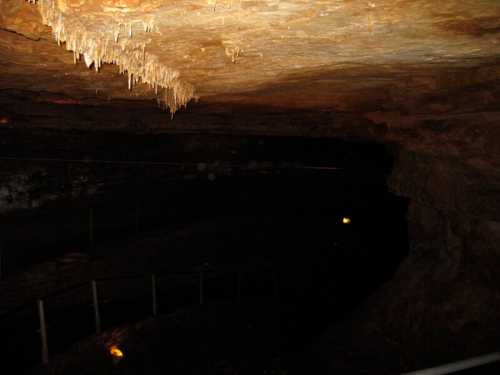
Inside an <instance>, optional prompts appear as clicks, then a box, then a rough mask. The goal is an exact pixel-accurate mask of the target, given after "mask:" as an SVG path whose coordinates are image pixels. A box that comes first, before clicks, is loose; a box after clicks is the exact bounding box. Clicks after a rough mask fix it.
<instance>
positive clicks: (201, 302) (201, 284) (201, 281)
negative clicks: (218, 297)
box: [200, 270, 204, 305]
mask: <svg viewBox="0 0 500 375" xmlns="http://www.w3.org/2000/svg"><path fill="white" fill-rule="evenodd" d="M203 284H204V274H203V270H200V305H203V302H204V300H203V299H204V298H203V297H204V295H203V294H204V290H203V289H204V285H203Z"/></svg>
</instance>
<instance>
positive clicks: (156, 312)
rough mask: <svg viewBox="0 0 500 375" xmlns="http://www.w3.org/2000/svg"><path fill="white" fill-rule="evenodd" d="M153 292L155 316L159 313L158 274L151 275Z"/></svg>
mask: <svg viewBox="0 0 500 375" xmlns="http://www.w3.org/2000/svg"><path fill="white" fill-rule="evenodd" d="M151 292H152V298H153V316H156V315H158V300H157V295H156V275H155V274H152V275H151Z"/></svg>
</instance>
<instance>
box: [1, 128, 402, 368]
mask: <svg viewBox="0 0 500 375" xmlns="http://www.w3.org/2000/svg"><path fill="white" fill-rule="evenodd" d="M170 137H172V136H170ZM183 137H184V138H183ZM195 138H196V139H193V138H189V137H186V136H179V137H178V138H177V139H176V140H175V142H177V143H175V142H174V140H172V139H170V138H169V140H168V141H169V142H172V143H174V144H176V147H178V153H172V154H169V155H168V158H167V156H166V155H162V152H161V148H162V147H163V146H162V142H161V141H155V142H157V145H158V147H157V149H155V147H154V146H151V143H149V142H146V144H147V145H148V147H150V148H149V149H148V150H149V151H148V152H150V158H143V159H141V160H142V163H131V162H132V161H134V162H137V159H138V157H139V150H140V149H141V148H142V147H145V146H144V143H143V144H140V143H141V142H143V141H144V140H142V141H140V142H139V143H134V142H133V140H128V141H130V150H131V151H130V153H129V154H126V153H124V154H122V158H121V159H120V160H121V161H122V162H126V163H124V164H123V163H122V164H120V163H112V162H109V163H102V162H99V160H100V161H102V160H105V159H106V160H111V158H112V157H113V154H112V152H111V151H109V150H106V151H105V152H103V154H100V153H99V152H96V153H95V154H93V155H92V156H91V157H89V160H87V161H86V162H79V161H77V159H78V157H79V155H78V151H77V150H76V151H75V156H74V157H72V158H71V160H72V161H71V162H68V161H66V162H64V161H61V160H62V159H67V160H69V159H70V157H69V155H70V154H69V152H63V153H56V154H57V155H52V156H53V158H54V159H56V158H58V159H61V160H57V161H54V160H51V161H47V160H45V161H40V160H37V161H36V162H35V161H33V160H34V159H36V158H40V157H41V156H42V155H34V154H33V155H27V154H25V155H22V158H24V160H16V161H15V163H17V164H16V165H17V168H18V172H19V170H22V169H23V168H25V166H26V165H28V164H27V163H29V161H27V160H26V159H30V158H31V159H32V160H31V163H32V164H31V165H30V168H31V167H33V166H36V168H35V169H36V170H38V171H40V170H42V172H40V173H41V175H40V176H41V177H40V179H41V180H42V181H45V180H47V179H48V180H51V181H59V180H61V181H64V179H66V183H67V184H69V181H73V180H72V179H69V178H68V177H67V175H65V176H61V175H59V174H58V171H59V172H60V171H66V172H67V170H68V169H69V170H70V171H71V172H70V173H73V175H78V176H80V177H81V176H84V177H85V178H86V181H87V182H86V183H85V186H84V188H82V193H81V194H80V195H79V196H77V197H76V198H74V197H73V198H71V199H70V197H69V196H70V194H66V193H67V192H66V193H65V192H64V190H57V189H53V190H54V191H55V193H54V191H53V193H54V194H59V196H58V199H45V200H44V199H42V198H43V196H44V195H47V194H49V193H50V190H51V188H50V186H51V185H50V184H49V185H47V184H46V185H43V184H42V185H43V186H45V189H47V190H46V191H40V189H39V190H36V189H34V190H33V191H32V197H31V199H33V200H38V201H39V202H42V203H40V207H34V208H31V209H30V208H27V209H23V210H18V211H16V212H10V213H6V214H5V215H4V216H3V218H2V219H1V220H2V222H3V229H4V237H3V238H4V250H5V251H4V255H5V258H4V259H5V261H6V265H7V268H6V270H7V279H6V280H5V283H6V285H7V282H8V281H9V280H13V279H16V278H19V277H20V276H19V275H22V277H20V278H21V279H23V278H24V280H29V279H30V278H32V279H33V280H31V282H32V283H38V284H40V283H42V284H43V283H44V282H46V283H47V285H46V288H45V289H46V292H47V293H49V294H50V293H56V294H57V290H58V285H59V286H63V285H64V286H71V285H70V284H71V283H70V282H69V281H68V276H67V274H65V272H66V271H65V268H64V266H63V265H64V261H63V260H59V261H54V259H64V257H65V254H67V253H70V252H77V253H81V254H84V255H85V254H86V255H85V256H87V257H88V258H86V262H85V263H82V265H81V267H80V268H78V267H79V266H78V265H76V266H75V270H76V269H77V268H78V270H79V271H78V272H80V273H81V280H79V281H80V282H82V283H88V281H89V280H90V279H91V278H96V277H103V276H106V277H108V278H109V280H102V281H99V282H98V284H99V288H100V298H101V299H102V303H101V313H102V322H103V328H104V329H111V328H113V327H117V326H119V325H122V324H127V323H132V322H136V321H139V320H141V319H144V318H145V317H147V316H148V315H150V314H151V291H150V283H149V281H148V280H149V276H150V275H151V274H152V273H154V274H157V275H158V277H159V281H158V308H159V312H160V313H161V314H166V313H174V312H176V311H179V309H180V308H184V309H186V308H187V309H188V310H189V311H191V310H190V309H191V307H189V308H188V307H186V306H196V305H198V304H199V293H200V292H199V277H198V273H197V271H196V270H197V269H199V268H197V267H199V266H200V265H203V267H204V268H203V269H206V275H205V277H206V279H204V286H203V293H204V300H203V306H202V308H201V310H198V309H197V308H196V309H195V310H196V311H195V310H193V314H194V315H193V316H196V318H193V320H188V323H186V324H187V326H186V327H184V328H182V329H183V330H185V332H189V335H188V336H189V337H190V340H191V341H190V342H189V345H188V344H186V345H184V346H182V347H183V348H184V349H185V350H187V352H186V353H183V354H179V353H178V354H177V355H178V356H181V357H182V356H185V357H186V358H191V359H192V360H191V361H188V360H187V359H186V361H185V362H182V365H179V366H180V367H179V366H177V367H175V366H174V367H172V368H170V369H171V370H172V369H175V371H177V373H179V374H180V373H186V374H188V373H189V374H190V373H200V374H201V373H203V374H210V373H224V374H226V373H227V374H236V373H262V371H264V370H266V369H267V370H269V369H271V367H272V366H275V367H279V368H280V369H281V370H282V371H286V372H281V373H289V374H292V373H302V374H305V373H307V372H308V371H312V370H314V371H321V370H322V364H321V363H319V362H318V360H317V358H315V357H314V353H313V352H312V351H311V344H312V342H313V340H314V339H315V338H316V337H317V336H318V335H320V334H321V333H322V332H323V331H324V330H325V329H326V327H327V326H328V325H329V324H331V323H332V322H335V321H338V320H339V319H341V318H344V317H346V316H348V315H349V314H350V313H351V311H353V309H355V308H356V307H357V306H358V305H359V304H360V303H361V302H363V301H364V300H365V299H366V297H367V296H369V295H370V294H371V293H373V292H374V291H375V290H377V288H379V287H380V285H381V284H382V283H384V282H385V281H387V280H389V279H390V278H391V277H392V275H393V273H394V271H395V270H396V268H397V266H398V264H399V263H400V262H401V260H402V259H403V258H404V257H405V256H406V254H407V250H408V243H407V242H408V241H407V235H406V222H405V214H406V205H407V203H406V201H404V200H402V199H400V198H398V197H396V196H394V195H392V194H391V193H389V192H388V191H387V187H386V178H387V175H388V173H389V172H390V168H391V157H390V154H389V153H388V151H387V149H386V148H384V147H382V146H379V145H374V144H371V145H370V144H355V143H352V144H351V143H346V142H339V141H335V140H319V139H318V140H315V139H301V138H262V137H246V138H244V139H239V138H237V139H235V138H231V137H226V138H224V137H220V138H217V137H215V136H207V138H208V139H202V138H203V137H200V136H196V137H195ZM124 141H127V139H125V140H124ZM216 141H217V142H219V143H218V145H219V146H218V147H215V146H213V142H216ZM203 144H211V145H212V146H210V147H208V150H207V149H205V150H203V148H202V146H201V145H203ZM134 147H135V148H134ZM189 150H191V151H189ZM188 151H189V152H188ZM10 156H12V155H10ZM18 156H19V159H22V158H21V155H18ZM113 160H115V161H116V158H114V159H113ZM166 161H168V162H169V163H171V164H169V165H168V167H167V165H166V164H161V165H160V164H151V163H153V162H155V163H159V162H166ZM23 163H24V164H23ZM33 163H34V164H33ZM127 163H128V164H127ZM148 163H150V164H148ZM76 171H78V173H76ZM55 185H57V183H55ZM38 186H40V184H39V185H38ZM61 191H62V192H61ZM90 209H91V210H90ZM90 233H91V235H90ZM132 259H133V260H132ZM51 262H52V264H54V263H55V264H56V266H55V267H56V268H43V267H42V265H44V264H47V263H51ZM57 265H59V266H60V267H59V269H58V268H57ZM179 270H183V271H189V272H191V273H190V274H188V275H187V276H185V277H180V276H175V275H174V276H172V272H173V271H179ZM43 272H46V274H45V275H44V274H43ZM131 272H133V273H134V274H136V275H139V276H138V277H137V278H136V279H135V280H125V279H124V278H123V277H124V275H126V274H130V273H131ZM75 274H76V272H73V275H75ZM55 275H56V276H57V280H56V281H54V282H52V280H53V279H54V277H55ZM96 275H97V276H96ZM141 275H142V276H141ZM141 277H142V278H141ZM72 280H73V279H72ZM9 285H10V286H9V287H11V288H16V285H15V284H9ZM18 287H19V288H21V286H20V285H18ZM22 288H25V289H26V288H27V287H26V284H23V285H22ZM28 289H29V287H28ZM20 290H21V289H20ZM12 293H15V291H14V292H12ZM72 293H73V294H72V296H66V297H64V298H62V297H60V296H59V297H49V298H46V306H47V320H48V326H49V329H48V331H49V346H50V349H51V354H52V355H54V354H55V353H61V352H63V351H65V350H66V349H67V348H68V347H69V346H70V345H71V344H72V343H74V342H76V341H77V340H78V339H79V338H80V339H81V338H83V337H85V336H88V335H90V334H91V333H92V331H93V309H92V301H91V295H90V291H89V287H88V284H87V285H86V286H84V287H82V290H81V291H79V292H78V291H77V292H72ZM43 296H44V295H43V293H42V295H37V296H35V295H34V294H31V295H29V293H28V297H27V298H26V299H24V300H22V299H20V300H22V301H23V303H27V304H28V305H27V306H28V308H27V309H28V310H26V311H28V312H26V313H24V314H15V315H10V316H7V317H4V318H3V319H2V321H1V323H0V324H2V329H3V330H4V332H5V336H6V337H9V339H8V340H4V342H5V343H7V347H6V348H4V349H3V353H9V356H10V357H11V359H15V358H17V360H19V358H20V356H21V357H23V358H24V363H25V365H27V366H28V365H34V364H36V362H37V361H38V358H39V353H40V348H39V345H40V344H39V337H38V335H37V333H36V327H37V324H38V321H37V317H36V309H35V300H36V297H37V298H39V297H43ZM72 301H73V303H72ZM30 303H31V305H29V304H30ZM228 314H229V315H231V316H232V317H233V318H232V319H234V321H233V320H231V319H228V318H227V315H228ZM249 319H250V320H251V321H252V323H248V320H249ZM27 321H29V322H28V323H27ZM201 322H203V323H201ZM169 324H170V323H169ZM249 324H250V327H251V328H248V326H249ZM198 325H200V326H203V327H210V329H208V328H207V329H208V331H207V332H205V329H201V330H200V331H197V329H196V327H197V326H198ZM167 326H168V324H167ZM18 327H23V329H19V328H18ZM165 329H166V331H165V332H164V334H165V335H166V336H169V337H177V336H176V335H177V334H178V335H180V336H183V333H182V332H184V331H182V330H180V331H179V332H178V333H176V334H173V333H172V332H170V331H168V329H173V328H168V329H167V328H165ZM175 329H176V330H179V329H180V328H179V327H177V328H175ZM248 330H255V332H258V334H251V335H250V336H248V334H247V333H245V332H247V331H248ZM176 332H177V331H176ZM235 332H239V333H240V334H239V335H238V334H235ZM186 334H187V333H186ZM267 334H269V337H267V336H266V335H267ZM200 335H201V336H200ZM203 335H205V336H203ZM206 335H209V337H210V339H207V337H208V336H206ZM228 335H229V336H228ZM202 336H203V337H202ZM26 337H28V338H26ZM9 340H11V342H12V344H11V345H9V344H8V343H9ZM141 340H146V341H147V337H142V338H141ZM224 340H230V344H229V343H228V342H225V341H224ZM211 342H212V343H213V344H214V351H213V352H211V349H210V348H211V345H210V343H211ZM264 342H265V344H266V345H262V344H263V343H264ZM198 343H200V345H201V344H202V343H203V345H206V347H205V348H204V349H203V350H202V352H203V356H202V357H198V354H199V350H198V349H199V348H198V347H197V345H198ZM165 345H167V344H165ZM168 345H172V346H173V347H175V346H176V345H175V342H172V341H169V344H168ZM215 348H217V350H215ZM221 348H227V350H229V348H231V350H229V351H228V352H227V355H226V357H224V356H225V354H224V350H225V349H221ZM176 350H177V351H179V350H180V349H179V348H177V349H176ZM190 350H191V351H192V352H189V351H190ZM200 350H201V349H200ZM211 356H212V357H211ZM147 357H148V359H144V361H149V362H148V363H147V368H150V369H153V368H155V366H156V365H155V363H156V362H155V361H156V360H157V358H158V357H157V356H156V354H155V355H152V354H151V355H148V356H147ZM137 358H138V359H137V360H140V358H141V357H140V356H139V357H137ZM235 358H239V359H238V361H236V359H235ZM252 358H260V359H259V360H256V361H253V359H252ZM263 358H265V359H263ZM235 361H236V362H237V363H236V362H235ZM189 362H191V364H189ZM125 363H126V362H123V363H122V365H121V366H122V367H121V370H117V369H114V370H113V371H117V372H116V373H122V371H123V373H130V374H132V373H139V372H137V371H139V370H138V368H136V367H135V366H136V365H133V366H132V365H130V366H131V367H130V368H128V369H127V368H125V367H123V366H125ZM179 363H180V362H179ZM216 363H219V365H220V363H225V365H224V366H226V367H228V366H229V367H231V366H232V368H233V370H234V371H233V372H227V371H229V370H227V371H226V372H220V371H222V370H220V366H222V365H220V366H219V365H216ZM148 366H149V367H148ZM182 366H186V368H185V369H184V370H185V372H179V371H182ZM190 366H194V367H190ZM217 366H219V367H217ZM224 366H222V367H224ZM145 368H146V367H145ZM160 368H163V369H166V368H168V366H167V367H164V366H163V365H161V366H160V365H159V364H158V369H160ZM236 368H237V369H239V370H236ZM158 369H157V370H158ZM219 370H220V371H219ZM278 370H279V369H278V368H276V369H275V371H278ZM281 370H280V371H281ZM151 371H152V372H151V373H156V372H158V371H156V370H155V371H156V372H155V371H153V370H151ZM254 371H257V372H254ZM269 371H270V370H269ZM95 373H99V371H97V370H96V372H95ZM113 373H114V372H113ZM269 373H276V374H277V373H279V372H269ZM318 373H319V372H318Z"/></svg>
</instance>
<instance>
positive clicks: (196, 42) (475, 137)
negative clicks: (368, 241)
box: [0, 0, 500, 369]
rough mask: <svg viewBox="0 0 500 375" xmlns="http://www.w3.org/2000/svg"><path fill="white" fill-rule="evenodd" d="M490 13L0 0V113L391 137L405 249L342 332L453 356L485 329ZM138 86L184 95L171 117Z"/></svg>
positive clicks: (16, 119) (494, 41)
mask: <svg viewBox="0 0 500 375" xmlns="http://www.w3.org/2000/svg"><path fill="white" fill-rule="evenodd" d="M47 6H51V7H53V8H51V9H53V10H54V12H55V13H54V14H58V15H63V16H64V20H63V21H61V22H59V21H58V18H53V19H50V20H49V19H48V18H47V16H48V13H45V20H43V19H42V17H41V16H40V14H39V11H40V10H42V8H43V7H46V8H45V10H47V9H48V8H47ZM42 13H43V10H42ZM499 19H500V3H499V2H498V1H493V0H491V1H488V0H483V1H459V0H443V1H440V2H435V1H429V0H417V1H409V0H408V1H405V0H399V1H390V0H373V1H357V0H352V1H347V0H345V1H341V0H338V1H334V0H325V1H315V2H307V1H298V0H296V1H291V0H290V1H281V2H278V1H243V0H241V1H240V0H234V1H232V2H231V1H215V0H209V1H194V2H187V1H182V0H179V1H151V2H145V3H139V2H136V1H124V0H123V1H99V0H94V1H90V0H89V1H84V0H80V1H58V2H52V1H51V0H40V1H39V2H38V4H37V5H33V4H28V3H26V2H24V1H21V0H0V90H1V91H0V126H1V127H3V128H4V129H8V128H12V129H22V130H24V131H26V132H30V131H33V129H35V128H55V129H74V130H75V129H76V130H92V129H106V130H121V131H128V132H135V133H142V132H188V131H200V130H202V131H212V132H235V133H236V132H241V133H246V134H248V133H258V134H289V135H302V136H320V137H343V138H349V139H365V140H367V139H368V140H372V141H376V142H383V143H386V144H390V145H391V146H393V148H394V150H395V159H396V162H395V167H394V170H393V173H392V176H391V178H390V179H389V182H388V183H389V186H390V189H391V190H393V191H394V192H395V193H397V194H400V195H402V196H406V197H408V198H409V199H410V202H411V204H410V209H409V214H408V221H409V234H410V241H411V249H412V251H411V254H410V257H409V258H408V259H407V260H406V262H405V263H404V264H403V265H402V267H401V268H400V271H399V272H398V274H397V275H396V276H395V279H394V281H393V282H391V283H389V284H388V285H387V286H386V287H384V288H383V290H381V291H380V293H378V294H377V295H376V296H374V297H373V299H372V300H371V301H370V304H369V306H366V307H365V308H364V309H362V310H361V311H360V313H359V314H360V315H359V320H357V323H358V325H357V327H358V328H356V330H355V331H352V332H347V333H346V335H347V336H349V335H351V336H352V337H353V338H355V339H357V340H355V339H353V341H357V343H358V344H357V345H359V343H360V342H363V343H365V347H364V348H360V351H364V352H367V350H368V349H370V347H369V343H373V346H372V347H371V349H373V350H374V352H376V351H377V350H378V351H379V354H380V356H383V355H384V354H387V353H392V354H393V355H394V357H390V359H391V360H394V362H398V361H399V360H401V363H400V364H399V362H398V365H399V366H400V367H398V369H401V368H412V367H415V366H416V365H417V363H428V364H434V361H435V358H437V357H439V354H442V352H443V351H444V352H445V355H446V356H447V358H450V359H460V358H463V357H464V356H466V355H474V354H480V353H481V352H483V351H488V350H493V349H495V348H494V344H495V342H498V341H496V339H498V338H499V337H500V327H499V325H498V319H497V316H496V315H495V314H496V311H498V310H499V309H500V288H499V285H500V284H499V283H500V281H499V280H498V276H497V274H498V273H497V271H496V270H498V266H499V264H498V239H499V233H500V229H499V227H500V224H499V223H500V204H499V202H500V146H499V145H500V130H499V129H500V128H499V123H500V64H499V62H500V23H499V21H498V20H499ZM49 21H50V22H49ZM58 22H59V23H58ZM44 23H45V24H52V26H53V28H52V30H51V29H50V28H48V27H47V26H44ZM145 29H147V30H145ZM51 33H56V34H57V35H56V39H58V40H59V41H60V42H62V44H63V45H62V46H58V45H57V43H56V42H55V40H54V38H53V36H52V35H51ZM117 34H118V38H117V39H116V37H117ZM64 42H66V45H64ZM106 43H107V44H106ZM103 46H105V47H106V48H103ZM64 47H65V48H64ZM66 49H68V50H70V51H73V52H75V51H76V54H75V55H74V54H72V53H71V52H67V51H66ZM85 54H86V56H87V58H86V60H87V64H88V65H90V66H92V64H93V65H94V66H95V65H100V62H101V61H103V62H106V61H108V62H112V61H114V62H115V63H116V64H117V65H118V67H115V66H113V65H107V64H104V65H102V67H101V68H100V69H99V72H96V71H95V69H94V70H89V69H87V67H86V66H85ZM146 55H147V56H148V57H147V58H146V57H145V56H146ZM74 56H76V57H80V61H77V62H76V64H74V61H73V59H74ZM148 64H153V65H154V67H155V69H157V70H158V69H159V70H161V69H164V71H165V72H166V74H167V73H168V74H167V75H169V79H166V80H161V79H160V80H158V82H157V81H156V78H155V77H154V74H153V76H152V75H151V74H149V73H148V74H149V75H148V74H146V73H145V70H144V69H145V67H146V66H147V65H148ZM120 71H122V72H123V73H127V74H129V75H130V74H131V77H130V79H131V81H132V82H133V83H135V84H133V87H132V90H131V91H129V90H128V83H127V79H126V78H124V77H122V76H120ZM153 78H154V79H153ZM157 78H158V77H157ZM141 82H146V83H149V84H150V85H151V84H159V85H160V86H161V87H163V89H164V90H165V92H163V91H162V90H160V92H159V95H160V97H161V98H162V99H164V100H165V101H166V103H167V104H168V105H170V106H171V109H172V110H175V109H176V108H177V107H179V106H182V105H183V104H185V103H186V102H187V101H188V100H189V99H190V98H192V97H197V96H199V98H200V100H199V103H192V104H190V105H189V106H188V107H187V109H186V110H182V111H179V113H178V114H177V115H176V116H175V118H174V119H173V120H170V117H169V116H168V115H165V113H163V112H161V111H160V110H158V108H156V104H155V103H154V99H156V94H155V92H154V90H152V89H151V88H150V87H148V85H146V84H141ZM161 87H160V88H161ZM176 90H177V91H176ZM176 92H177V93H178V94H179V95H178V97H177V101H176V100H175V95H176V94H175V93H176ZM165 95H166V96H165ZM172 100H173V101H172ZM359 322H365V323H366V324H361V325H360V324H359ZM332 336H337V332H336V333H335V334H333V335H332ZM344 337H345V336H344ZM458 342H460V343H468V344H463V345H462V344H460V345H462V346H460V347H457V346H456V343H458ZM377 348H378V349H377ZM443 348H446V349H443ZM329 353H330V354H331V352H329ZM330 357H333V358H334V356H333V355H330ZM374 357H376V355H375V354H374ZM441 358H442V357H441Z"/></svg>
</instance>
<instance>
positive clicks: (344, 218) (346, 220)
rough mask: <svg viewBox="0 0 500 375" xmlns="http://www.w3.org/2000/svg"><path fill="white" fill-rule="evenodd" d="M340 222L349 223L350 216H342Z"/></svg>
mask: <svg viewBox="0 0 500 375" xmlns="http://www.w3.org/2000/svg"><path fill="white" fill-rule="evenodd" d="M342 224H351V218H349V217H346V216H344V217H343V218H342Z"/></svg>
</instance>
